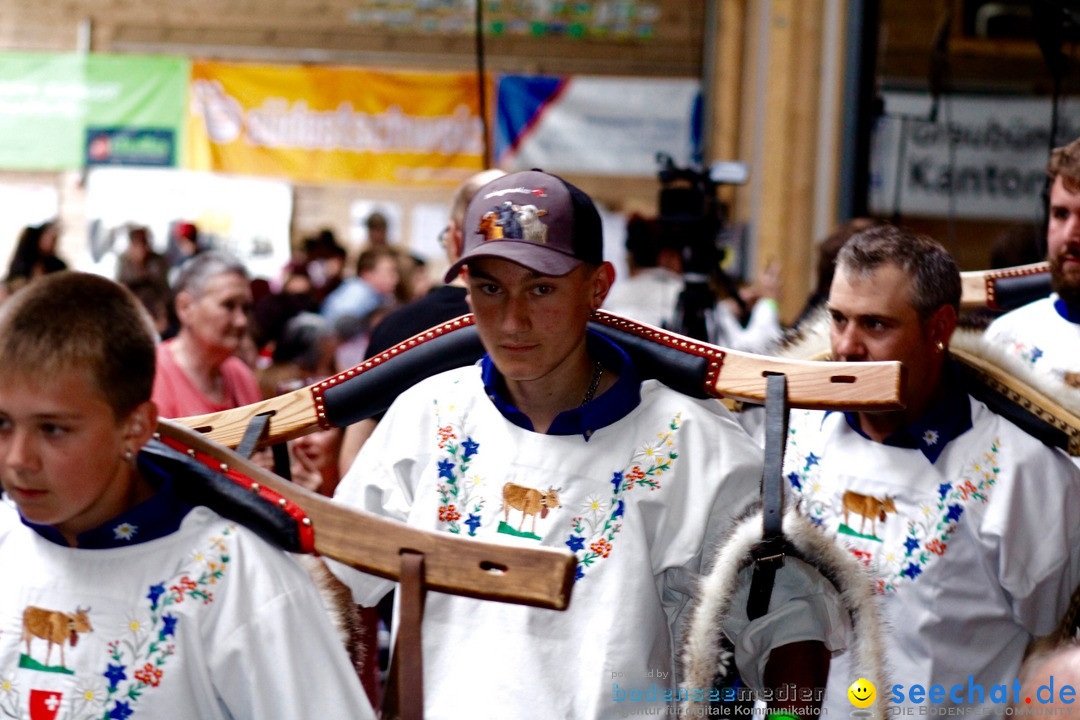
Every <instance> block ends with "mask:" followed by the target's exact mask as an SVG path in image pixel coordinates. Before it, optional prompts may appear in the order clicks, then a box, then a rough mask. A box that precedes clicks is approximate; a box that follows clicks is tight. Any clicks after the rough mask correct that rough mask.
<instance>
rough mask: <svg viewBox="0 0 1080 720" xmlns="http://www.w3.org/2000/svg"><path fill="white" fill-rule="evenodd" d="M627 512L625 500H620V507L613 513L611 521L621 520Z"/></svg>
mask: <svg viewBox="0 0 1080 720" xmlns="http://www.w3.org/2000/svg"><path fill="white" fill-rule="evenodd" d="M625 511H626V501H625V500H619V504H618V506H616V508H615V512H613V513H611V519H612V520H617V519H619V518H621V517H622V516H623V513H624V512H625Z"/></svg>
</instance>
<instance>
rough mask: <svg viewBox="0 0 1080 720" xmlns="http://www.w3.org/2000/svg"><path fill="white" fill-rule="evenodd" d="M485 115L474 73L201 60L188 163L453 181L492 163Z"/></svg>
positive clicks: (349, 177) (194, 76) (255, 171)
mask: <svg viewBox="0 0 1080 720" xmlns="http://www.w3.org/2000/svg"><path fill="white" fill-rule="evenodd" d="M487 92H490V89H488V90H487ZM479 108H480V93H479V88H478V87H477V82H476V76H475V75H472V74H469V73H411V72H383V71H377V70H362V69H355V68H341V67H308V66H299V65H297V66H268V65H241V64H233V63H215V62H194V63H192V66H191V92H190V96H189V104H188V116H187V118H188V143H187V155H186V158H185V166H186V167H188V168H190V169H193V170H212V171H217V172H228V173H242V174H247V175H270V176H275V177H287V178H291V179H293V180H296V181H302V182H325V181H369V182H390V183H440V184H441V183H447V184H452V183H457V182H460V181H461V180H462V179H464V178H465V177H467V176H468V175H470V174H472V173H474V172H476V171H477V170H478V169H480V168H481V167H482V165H483V129H482V124H481V120H480V110H479Z"/></svg>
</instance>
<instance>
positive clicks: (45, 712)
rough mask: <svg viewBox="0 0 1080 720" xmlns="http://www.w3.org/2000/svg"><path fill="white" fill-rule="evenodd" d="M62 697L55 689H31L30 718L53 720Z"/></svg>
mask: <svg viewBox="0 0 1080 720" xmlns="http://www.w3.org/2000/svg"><path fill="white" fill-rule="evenodd" d="M63 697H64V695H63V693H58V692H56V691H55V690H31V691H30V720H55V719H56V714H57V713H58V712H60V700H61V699H62V698H63Z"/></svg>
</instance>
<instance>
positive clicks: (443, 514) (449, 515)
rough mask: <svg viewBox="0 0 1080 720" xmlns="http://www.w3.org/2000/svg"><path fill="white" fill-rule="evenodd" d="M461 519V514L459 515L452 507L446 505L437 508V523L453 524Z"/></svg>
mask: <svg viewBox="0 0 1080 720" xmlns="http://www.w3.org/2000/svg"><path fill="white" fill-rule="evenodd" d="M460 519H461V513H459V512H458V511H457V510H456V509H455V508H454V506H453V505H446V506H444V507H440V508H439V521H440V522H454V521H455V520H460Z"/></svg>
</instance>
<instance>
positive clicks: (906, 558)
mask: <svg viewBox="0 0 1080 720" xmlns="http://www.w3.org/2000/svg"><path fill="white" fill-rule="evenodd" d="M788 438H789V439H788V446H787V450H786V452H785V457H784V470H785V476H786V477H787V479H788V481H789V483H790V484H791V488H792V490H793V491H794V492H795V494H796V496H797V498H798V500H799V506H800V508H801V509H802V512H803V513H804V514H805V515H806V516H807V517H808V518H809V519H810V520H812V521H813V522H814V523H815V524H816V525H818V526H819V527H821V528H823V529H825V530H827V531H828V532H830V533H834V534H836V536H837V538H838V539H841V540H842V542H843V544H844V545H845V546H846V547H847V548H848V550H849V551H850V552H851V554H852V555H853V556H854V557H855V559H856V560H858V561H859V562H860V563H862V564H863V565H864V566H865V567H866V568H867V569H869V570H870V573H871V574H872V575H873V576H874V577H875V579H876V582H875V589H876V590H877V592H879V593H891V592H895V591H896V589H897V588H898V587H899V586H900V585H902V584H904V583H907V582H913V581H915V580H916V579H918V578H919V577H920V576H921V575H922V574H923V572H925V570H926V569H927V568H928V567H930V566H931V565H932V564H933V563H934V562H935V561H936V560H937V558H940V557H942V556H943V555H945V552H946V551H947V550H948V547H949V542H950V540H951V539H952V535H953V533H955V532H956V530H957V528H958V527H959V526H960V522H961V519H962V518H963V516H964V513H965V511H966V510H967V508H968V506H969V505H972V504H974V503H980V504H982V503H986V502H987V501H988V500H989V498H990V493H991V492H992V489H993V487H994V485H995V484H996V483H997V478H998V475H999V473H1000V472H1001V467H1000V465H999V462H998V454H999V453H1000V451H1001V441H1000V439H998V438H995V439H994V440H993V441H992V442H991V444H990V449H989V450H987V451H985V452H982V453H977V454H976V456H975V457H973V458H972V459H970V460H968V461H967V463H965V465H964V466H963V470H962V471H961V472H960V473H959V477H957V478H955V479H954V480H952V481H950V482H942V483H940V484H939V485H938V486H937V488H936V489H935V492H934V497H933V499H932V500H929V501H924V502H921V503H919V505H918V507H916V508H914V510H915V511H914V512H909V513H904V512H902V510H903V508H901V509H900V510H898V509H897V507H896V501H895V499H894V498H892V497H891V496H888V495H886V496H883V497H880V498H879V497H875V496H871V495H863V494H861V493H857V492H854V491H852V490H847V489H845V488H837V487H835V486H834V484H833V483H830V482H828V481H827V480H823V479H822V477H821V460H822V456H820V455H818V454H816V453H815V452H814V451H813V450H816V449H819V448H814V449H809V448H807V447H806V444H804V442H803V438H802V437H801V435H800V432H799V430H798V429H794V428H793V429H791V430H789V436H788ZM894 514H895V517H892V516H893V515H894ZM875 520H876V521H877V522H874V521H875ZM867 524H869V526H870V527H869V528H866V525H867ZM855 526H858V529H855ZM890 528H891V531H889V532H886V531H887V530H889V529H890ZM866 529H869V530H870V532H869V533H865V530H866ZM879 533H880V534H881V535H882V537H878V534H879Z"/></svg>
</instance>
